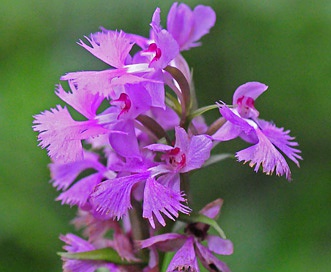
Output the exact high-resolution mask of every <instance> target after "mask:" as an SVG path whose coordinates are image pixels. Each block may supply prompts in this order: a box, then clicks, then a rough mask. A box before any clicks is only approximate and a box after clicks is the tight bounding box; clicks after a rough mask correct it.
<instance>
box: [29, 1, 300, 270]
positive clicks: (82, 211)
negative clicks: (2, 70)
mask: <svg viewBox="0 0 331 272" xmlns="http://www.w3.org/2000/svg"><path fill="white" fill-rule="evenodd" d="M215 20H216V15H215V12H214V11H213V10H212V8H211V7H208V6H203V5H199V6H197V7H195V8H194V10H191V9H190V8H189V7H188V6H187V5H185V4H178V3H174V4H173V5H172V7H171V8H170V11H169V13H168V17H167V28H166V29H164V28H162V26H161V23H160V9H159V8H157V9H156V10H155V12H154V14H153V16H152V22H151V24H150V26H151V30H150V36H149V37H148V38H146V37H142V36H139V35H136V34H129V33H125V32H124V31H113V30H107V29H105V28H101V31H100V32H97V33H93V34H91V35H90V36H89V37H85V40H86V41H83V40H80V41H79V43H78V44H79V45H80V46H82V47H83V48H84V49H86V50H87V51H89V52H90V53H91V54H92V55H94V56H95V57H97V58H99V59H100V60H102V61H103V62H105V63H106V64H107V65H109V66H110V67H109V69H106V70H103V71H80V72H71V73H67V74H65V75H64V76H62V77H61V80H62V81H65V82H66V83H67V88H69V89H70V91H69V92H68V91H65V89H64V88H63V87H62V85H58V86H57V87H56V92H55V93H56V95H57V96H58V97H59V98H60V99H61V100H63V101H64V102H65V103H66V104H68V105H69V106H70V107H72V108H73V109H74V110H75V111H77V112H78V113H79V114H81V115H82V117H83V118H82V120H79V121H76V120H74V119H73V118H72V117H71V114H70V113H69V111H68V109H67V107H66V106H64V107H62V106H60V105H57V106H56V108H52V109H51V110H49V111H44V112H42V113H40V114H38V115H36V116H34V118H35V119H34V122H33V123H34V126H33V129H34V130H35V131H37V132H39V136H38V140H39V142H40V144H39V145H40V146H41V147H42V148H46V149H47V151H48V155H49V157H50V158H51V161H52V162H51V164H50V166H49V167H50V171H51V182H52V184H53V186H54V187H56V188H57V189H58V190H60V191H61V193H60V195H59V196H58V197H57V200H59V201H61V202H62V204H68V205H70V206H77V207H78V213H77V217H76V218H75V219H74V220H73V224H74V225H75V227H77V229H82V230H83V237H84V239H83V238H81V237H79V236H77V235H74V234H66V235H61V237H60V238H61V240H62V241H64V242H65V244H66V245H65V246H64V249H65V250H66V252H65V253H61V254H60V255H61V256H62V259H63V269H64V271H73V272H78V271H87V272H90V271H91V272H93V271H95V270H98V269H105V271H108V270H109V271H159V270H161V269H162V271H200V270H199V263H198V260H199V261H200V264H201V265H202V266H204V267H205V268H206V269H207V270H208V271H229V268H228V266H227V265H226V264H225V263H224V262H222V261H221V260H219V259H218V258H217V257H216V256H215V255H214V254H220V255H230V254H232V252H233V245H232V242H231V241H230V240H228V239H226V237H225V234H224V232H223V231H222V229H221V228H220V227H219V225H218V224H217V221H216V219H217V216H218V215H219V213H220V210H221V206H222V203H223V200H222V199H216V200H214V201H212V202H211V203H209V204H207V205H206V206H205V207H204V208H202V210H201V211H200V212H194V211H192V209H191V208H190V207H189V206H190V203H189V202H188V195H189V190H188V183H189V173H191V172H192V171H193V170H197V169H200V168H202V167H205V166H207V165H209V164H211V163H215V162H218V161H220V160H222V159H224V158H226V157H227V155H224V154H223V155H222V154H218V155H217V154H216V155H211V151H212V149H213V148H214V147H215V146H216V144H217V143H220V142H223V141H228V140H231V139H234V138H237V137H240V138H242V139H243V140H244V141H246V142H248V143H249V144H250V147H248V148H246V149H243V150H241V151H238V152H237V153H236V155H235V156H236V158H237V159H238V161H244V162H248V163H249V165H250V166H251V167H254V170H255V171H256V172H257V171H258V170H259V169H261V170H262V171H263V172H265V173H266V174H272V173H274V172H275V173H276V174H277V175H285V176H286V178H287V179H288V180H290V179H291V172H290V169H289V166H288V164H287V162H286V160H285V158H284V156H283V155H282V154H285V156H287V157H288V158H289V159H290V160H292V161H293V162H294V163H295V164H297V165H298V166H299V162H298V160H300V159H301V156H300V155H299V154H300V151H299V150H298V149H297V148H296V146H297V143H296V142H294V141H293V139H294V138H293V137H291V136H290V135H289V131H288V130H284V129H283V128H278V127H276V126H275V125H274V124H273V123H271V122H267V121H264V120H262V119H259V112H258V111H257V109H256V108H255V106H254V102H255V100H256V99H257V97H258V96H259V95H261V94H262V93H264V92H265V91H266V90H267V88H268V87H267V86H266V85H264V84H262V83H259V82H248V83H245V84H243V85H241V86H239V87H238V88H237V90H236V91H235V92H234V95H233V101H232V105H227V104H225V103H224V102H223V101H218V102H216V103H215V104H214V105H210V106H206V107H203V108H198V103H197V101H196V97H195V90H194V87H193V79H192V73H191V71H190V69H189V65H188V64H187V62H186V60H185V59H184V57H183V56H182V55H181V52H182V51H185V50H189V49H191V48H193V47H196V46H200V45H201V43H200V42H199V40H200V39H201V37H202V36H204V35H205V34H207V33H208V32H209V30H210V29H211V28H212V27H213V26H214V24H215ZM133 47H135V50H133ZM131 51H135V52H136V53H134V54H132V55H131V54H130V52H131ZM213 109H219V112H220V115H221V116H220V117H219V119H218V120H216V121H215V122H214V123H213V124H211V125H210V126H208V125H207V124H206V123H205V121H204V119H203V116H202V114H203V113H205V112H206V111H208V110H213ZM211 227H212V228H213V229H214V234H209V233H208V231H209V229H210V228H211ZM215 233H216V234H215ZM165 252H175V254H174V255H173V257H172V258H171V259H170V261H168V262H166V261H165Z"/></svg>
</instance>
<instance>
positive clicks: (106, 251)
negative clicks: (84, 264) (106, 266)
mask: <svg viewBox="0 0 331 272" xmlns="http://www.w3.org/2000/svg"><path fill="white" fill-rule="evenodd" d="M58 254H59V255H60V256H61V257H62V258H66V259H74V260H92V261H106V262H111V263H114V264H119V265H133V264H138V263H140V262H128V261H126V260H124V259H122V258H121V257H120V256H119V255H118V253H117V251H116V250H114V249H112V248H110V247H105V248H101V249H96V250H91V251H84V252H76V253H68V252H59V253H58Z"/></svg>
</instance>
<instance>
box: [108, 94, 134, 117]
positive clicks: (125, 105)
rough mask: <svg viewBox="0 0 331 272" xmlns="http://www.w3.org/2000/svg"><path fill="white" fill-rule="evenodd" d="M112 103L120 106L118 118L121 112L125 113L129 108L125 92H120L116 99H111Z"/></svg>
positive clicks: (129, 101) (129, 102) (129, 103)
mask: <svg viewBox="0 0 331 272" xmlns="http://www.w3.org/2000/svg"><path fill="white" fill-rule="evenodd" d="M112 104H117V105H118V106H119V107H120V108H121V112H120V114H119V115H118V117H117V119H119V118H120V116H121V115H122V114H124V113H127V112H128V111H129V110H130V108H131V100H130V98H129V96H128V95H127V94H125V93H121V95H120V97H119V98H118V99H115V100H113V101H112Z"/></svg>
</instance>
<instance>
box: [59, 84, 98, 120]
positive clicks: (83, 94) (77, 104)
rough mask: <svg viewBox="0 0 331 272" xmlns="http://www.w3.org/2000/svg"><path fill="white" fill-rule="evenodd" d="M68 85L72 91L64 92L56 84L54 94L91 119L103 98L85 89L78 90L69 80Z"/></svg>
mask: <svg viewBox="0 0 331 272" xmlns="http://www.w3.org/2000/svg"><path fill="white" fill-rule="evenodd" d="M69 86H70V88H71V91H72V92H65V91H64V89H63V88H62V86H61V85H58V87H57V90H56V95H57V96H58V97H60V98H61V99H62V100H63V101H64V102H66V103H67V104H69V105H70V106H71V107H73V108H74V109H75V110H76V111H78V112H79V113H80V114H82V115H84V116H85V117H86V118H88V119H93V118H94V117H95V116H96V112H97V109H98V108H99V106H100V104H101V103H102V101H103V100H104V98H103V97H102V96H100V95H98V94H92V93H90V92H87V91H86V90H85V89H82V90H80V91H79V92H78V91H77V90H76V89H75V87H74V86H73V83H72V82H69Z"/></svg>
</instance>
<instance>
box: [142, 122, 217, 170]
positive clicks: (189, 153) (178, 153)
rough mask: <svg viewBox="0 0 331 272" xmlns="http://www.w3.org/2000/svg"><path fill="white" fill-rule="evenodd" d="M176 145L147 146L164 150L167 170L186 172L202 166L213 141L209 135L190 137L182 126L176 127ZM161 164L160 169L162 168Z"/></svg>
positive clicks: (163, 157) (163, 158)
mask: <svg viewBox="0 0 331 272" xmlns="http://www.w3.org/2000/svg"><path fill="white" fill-rule="evenodd" d="M175 136H176V141H175V145H174V146H170V145H165V144H152V145H149V146H146V147H145V148H148V149H150V150H153V151H158V152H163V153H164V154H163V156H162V160H163V161H164V162H165V164H164V165H163V166H161V167H164V169H165V171H169V172H177V173H185V172H189V171H191V170H194V169H198V168H200V167H201V166H202V165H203V164H204V162H205V161H206V160H207V159H208V158H209V156H210V150H211V148H212V141H211V139H210V137H209V136H207V135H194V136H192V137H189V135H188V134H187V133H186V131H185V130H184V129H183V128H181V127H176V128H175ZM161 167H160V166H159V167H158V169H160V168H161Z"/></svg>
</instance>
